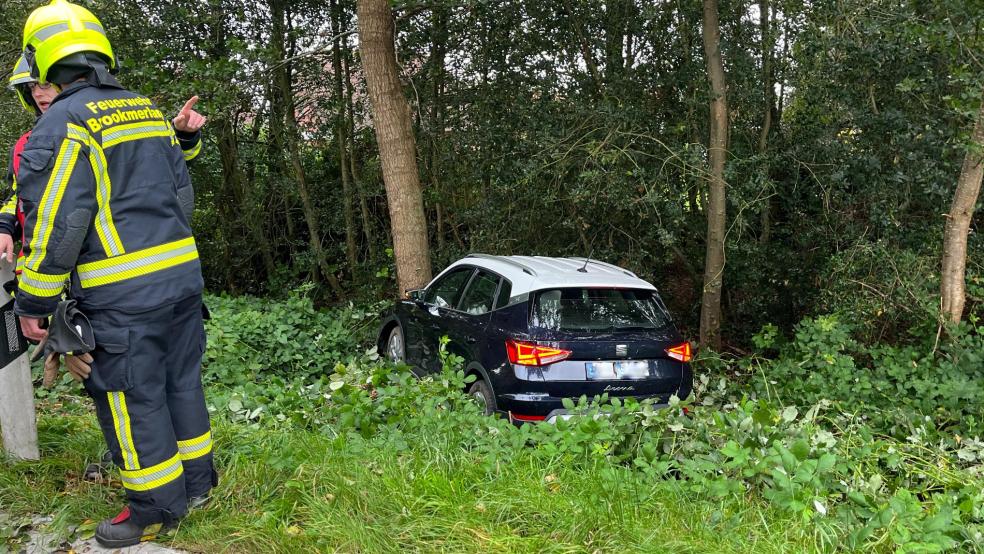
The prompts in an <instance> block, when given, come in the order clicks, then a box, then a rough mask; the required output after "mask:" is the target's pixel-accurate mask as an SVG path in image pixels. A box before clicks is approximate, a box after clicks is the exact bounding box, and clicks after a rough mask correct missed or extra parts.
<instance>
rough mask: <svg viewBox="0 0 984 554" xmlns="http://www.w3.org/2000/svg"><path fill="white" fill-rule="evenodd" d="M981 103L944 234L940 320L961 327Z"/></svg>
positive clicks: (983, 137) (977, 183)
mask: <svg viewBox="0 0 984 554" xmlns="http://www.w3.org/2000/svg"><path fill="white" fill-rule="evenodd" d="M982 148H984V102H982V103H981V107H980V112H979V113H978V114H977V122H976V123H975V124H974V132H973V135H972V137H971V145H970V148H969V149H968V150H967V154H966V156H965V157H964V162H963V167H962V168H961V170H960V178H959V179H958V180H957V190H956V191H955V192H954V193H953V203H952V204H951V205H950V213H949V214H947V218H946V226H945V228H944V234H943V271H942V275H941V278H942V279H941V285H940V295H941V296H942V307H943V317H944V318H945V319H946V320H947V321H949V322H951V323H960V319H961V318H962V317H963V310H964V304H965V303H966V301H967V282H966V270H967V234H968V233H969V232H970V221H971V218H973V216H974V207H975V206H976V205H977V197H978V195H979V194H980V192H981V179H982V178H984V154H982V152H981V149H982Z"/></svg>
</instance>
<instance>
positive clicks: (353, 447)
mask: <svg viewBox="0 0 984 554" xmlns="http://www.w3.org/2000/svg"><path fill="white" fill-rule="evenodd" d="M66 412H67V413H66ZM39 435H40V442H41V450H42V461H40V462H36V463H26V462H20V463H13V462H5V463H3V464H0V507H2V511H4V512H6V513H8V514H10V515H12V516H15V517H21V516H27V515H33V514H43V515H52V516H53V517H54V521H53V522H52V523H51V524H50V525H49V529H47V531H48V532H55V533H57V534H60V535H61V536H64V537H65V538H69V539H71V538H73V537H74V536H76V535H77V534H78V531H76V530H75V528H76V527H77V526H79V525H80V524H83V523H84V522H86V521H87V520H100V519H102V518H105V517H110V516H112V515H115V513H116V511H117V510H118V509H119V508H120V507H121V506H122V505H123V502H124V498H123V494H122V492H121V488H120V486H119V482H118V480H116V479H113V480H112V481H111V482H109V483H102V484H98V483H90V482H86V481H83V480H81V477H80V475H81V470H82V468H83V467H85V465H86V464H87V463H88V462H91V461H93V460H94V459H96V457H97V456H98V455H99V454H100V452H101V451H102V448H103V446H102V437H101V435H100V433H99V431H98V428H97V426H96V422H95V418H94V416H93V415H92V414H90V413H88V412H87V411H86V410H84V409H83V408H81V405H76V406H71V405H70V406H69V407H68V409H66V408H65V407H64V406H60V407H57V408H55V407H53V406H52V405H51V404H50V403H49V404H47V407H46V408H45V409H44V410H43V411H42V412H41V415H40V416H39ZM214 435H215V437H216V441H217V443H216V454H217V464H218V466H219V471H220V479H221V483H220V485H219V487H218V489H217V490H216V492H215V497H214V499H213V502H212V503H211V504H210V505H209V506H208V507H207V508H205V509H203V510H198V511H196V512H194V513H192V514H191V515H189V516H188V517H187V518H186V519H185V520H184V521H183V522H182V524H181V527H180V528H179V529H178V531H177V532H175V533H173V534H172V535H170V536H169V537H168V538H167V540H165V541H164V542H165V543H166V544H169V545H171V546H174V547H177V548H182V549H187V550H191V551H196V552H311V551H341V552H478V551H502V552H534V551H535V552H613V551H620V552H621V551H627V552H721V553H726V552H790V551H814V550H817V549H819V548H820V545H822V544H823V541H822V537H819V536H818V535H817V531H816V530H815V529H814V528H813V527H812V526H811V525H810V524H808V523H804V522H802V521H801V520H798V519H796V518H794V517H790V516H788V515H784V514H780V513H778V512H777V511H775V510H774V509H772V508H770V507H769V506H768V505H766V504H765V503H764V502H763V501H762V500H761V499H760V498H758V497H756V496H751V495H748V496H731V497H726V498H724V499H713V498H709V497H706V496H702V495H699V494H695V493H691V492H690V491H688V490H687V489H686V488H685V487H686V485H685V484H682V483H680V482H676V481H655V482H654V481H649V480H647V479H646V478H645V477H644V476H642V475H641V474H640V473H638V472H631V471H627V470H626V471H624V472H622V473H621V474H619V475H615V478H614V479H599V478H598V475H597V472H598V471H601V469H600V468H599V469H598V470H595V469H592V468H583V467H582V468H576V467H574V466H573V465H572V464H567V463H563V461H561V460H556V461H553V462H551V461H544V459H543V458H542V457H536V456H532V455H524V454H520V455H518V456H515V457H513V458H512V459H500V460H496V461H495V463H494V465H492V466H489V465H488V464H487V463H481V460H479V459H477V458H476V456H477V454H474V453H472V452H469V451H467V450H465V449H462V448H456V446H455V444H454V440H455V438H454V436H453V434H448V435H441V434H437V435H430V436H426V437H425V436H404V435H402V434H400V433H392V434H387V435H381V436H376V437H373V438H370V439H362V438H359V437H354V436H351V435H338V434H336V433H335V432H334V431H333V430H332V429H331V428H326V429H325V430H324V431H323V432H312V431H299V430H296V429H291V430H285V429H277V428H255V427H251V426H247V425H242V424H236V423H229V422H226V421H224V420H223V419H221V418H220V419H218V420H217V421H216V423H215V429H214ZM608 471H611V469H610V467H609V469H608ZM616 471H619V470H616ZM0 525H2V524H0ZM90 527H91V525H90ZM84 528H85V527H84ZM8 535H9V533H8ZM3 536H5V535H4V534H3V533H0V538H2V537H3ZM8 540H10V539H8ZM12 540H14V541H16V540H17V539H12ZM2 546H3V542H0V549H2ZM8 546H15V545H14V543H13V542H8Z"/></svg>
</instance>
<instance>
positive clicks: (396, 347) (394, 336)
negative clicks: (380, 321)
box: [385, 325, 407, 362]
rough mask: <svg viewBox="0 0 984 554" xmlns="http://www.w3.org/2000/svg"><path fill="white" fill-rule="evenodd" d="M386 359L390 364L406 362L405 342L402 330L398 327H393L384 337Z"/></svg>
mask: <svg viewBox="0 0 984 554" xmlns="http://www.w3.org/2000/svg"><path fill="white" fill-rule="evenodd" d="M385 354H386V359H387V360H389V361H391V362H406V361H407V340H406V338H404V336H403V329H402V328H401V327H400V326H399V325H394V326H393V328H392V329H390V332H389V335H387V336H386V352H385Z"/></svg>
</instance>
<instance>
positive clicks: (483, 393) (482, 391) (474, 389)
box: [468, 375, 495, 416]
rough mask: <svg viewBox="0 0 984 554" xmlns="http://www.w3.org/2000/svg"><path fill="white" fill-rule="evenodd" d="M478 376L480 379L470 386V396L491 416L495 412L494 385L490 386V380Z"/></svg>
mask: <svg viewBox="0 0 984 554" xmlns="http://www.w3.org/2000/svg"><path fill="white" fill-rule="evenodd" d="M477 377H478V380H477V381H475V382H474V383H472V386H471V387H469V388H468V396H471V397H472V398H474V399H475V402H477V403H478V405H479V406H481V408H482V410H483V412H484V413H485V415H487V416H490V415H492V414H493V413H495V396H493V394H492V387H491V386H489V384H488V382H486V381H485V379H482V376H481V375H478V376H477Z"/></svg>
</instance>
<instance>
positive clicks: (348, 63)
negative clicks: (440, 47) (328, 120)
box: [342, 37, 376, 261]
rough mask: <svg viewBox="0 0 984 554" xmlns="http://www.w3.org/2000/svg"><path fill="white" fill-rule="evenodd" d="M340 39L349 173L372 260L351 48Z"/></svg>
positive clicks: (373, 251)
mask: <svg viewBox="0 0 984 554" xmlns="http://www.w3.org/2000/svg"><path fill="white" fill-rule="evenodd" d="M342 40H343V41H344V42H343V46H344V48H343V49H342V51H343V52H344V53H345V56H344V57H343V58H342V61H343V62H345V64H344V70H345V96H346V102H345V104H346V107H347V108H348V132H347V133H346V134H347V135H348V138H349V145H350V147H351V149H350V150H349V174H350V175H352V184H353V185H354V186H355V190H356V191H357V193H358V196H359V212H360V215H361V216H362V218H361V219H362V234H363V238H364V239H365V241H366V250H367V252H368V259H369V260H370V261H372V260H375V259H376V240H375V233H373V230H372V228H373V225H372V219H371V218H370V215H369V200H368V198H367V193H366V190H365V183H363V182H362V178H361V177H360V176H359V167H358V165H357V163H356V160H357V159H358V157H359V156H358V149H357V148H356V141H355V93H354V91H353V86H352V50H351V49H350V48H349V45H348V37H345V38H343V39H342Z"/></svg>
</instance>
